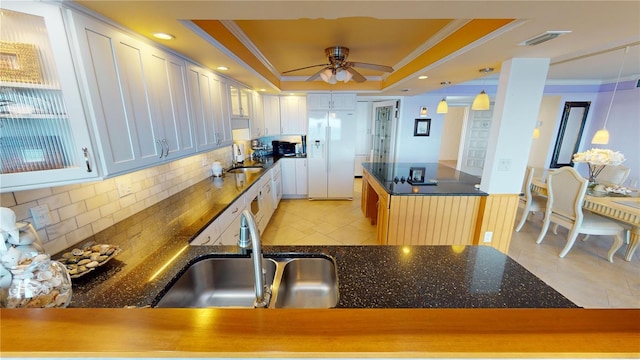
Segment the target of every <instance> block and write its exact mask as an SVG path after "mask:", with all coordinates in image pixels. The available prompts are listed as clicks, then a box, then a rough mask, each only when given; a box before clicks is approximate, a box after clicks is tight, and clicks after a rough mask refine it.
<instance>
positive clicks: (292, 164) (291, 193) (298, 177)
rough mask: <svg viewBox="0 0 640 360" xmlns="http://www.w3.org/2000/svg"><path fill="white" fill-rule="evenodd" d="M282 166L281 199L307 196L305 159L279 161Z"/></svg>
mask: <svg viewBox="0 0 640 360" xmlns="http://www.w3.org/2000/svg"><path fill="white" fill-rule="evenodd" d="M279 162H280V163H281V166H282V198H283V199H290V198H304V197H306V196H307V159H306V158H291V159H280V160H279Z"/></svg>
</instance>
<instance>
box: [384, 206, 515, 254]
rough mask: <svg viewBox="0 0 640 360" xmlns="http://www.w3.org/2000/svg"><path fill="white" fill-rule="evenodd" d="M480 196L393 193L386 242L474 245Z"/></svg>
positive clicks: (393, 243)
mask: <svg viewBox="0 0 640 360" xmlns="http://www.w3.org/2000/svg"><path fill="white" fill-rule="evenodd" d="M481 199H482V197H479V196H392V197H391V203H390V206H389V225H388V226H389V230H388V234H387V238H388V241H387V243H388V244H389V245H471V244H473V243H474V235H475V224H476V222H477V219H478V213H479V209H480V200H481ZM511 225H513V222H512V224H511Z"/></svg>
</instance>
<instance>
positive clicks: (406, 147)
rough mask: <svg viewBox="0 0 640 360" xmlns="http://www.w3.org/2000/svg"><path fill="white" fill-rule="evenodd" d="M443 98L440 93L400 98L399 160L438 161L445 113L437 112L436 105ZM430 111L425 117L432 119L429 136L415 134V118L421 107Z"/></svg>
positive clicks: (397, 140)
mask: <svg viewBox="0 0 640 360" xmlns="http://www.w3.org/2000/svg"><path fill="white" fill-rule="evenodd" d="M440 100H442V96H440V95H428V94H427V95H418V96H407V97H404V98H402V99H401V100H400V115H399V121H398V129H397V136H396V161H397V162H422V163H436V162H438V158H439V156H440V143H441V139H442V127H443V122H444V116H443V114H436V107H437V106H438V103H439V102H440ZM422 106H426V107H427V108H428V109H429V111H428V114H427V116H426V117H424V118H425V119H431V131H430V135H429V136H413V129H414V125H415V119H419V118H420V116H419V111H420V107H422Z"/></svg>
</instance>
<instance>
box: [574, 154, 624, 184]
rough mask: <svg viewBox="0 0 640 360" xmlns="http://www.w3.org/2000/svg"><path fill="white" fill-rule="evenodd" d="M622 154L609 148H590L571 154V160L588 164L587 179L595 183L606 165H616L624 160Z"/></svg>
mask: <svg viewBox="0 0 640 360" xmlns="http://www.w3.org/2000/svg"><path fill="white" fill-rule="evenodd" d="M624 160H625V159H624V155H623V154H622V153H621V152H619V151H613V150H609V149H591V150H587V151H584V152H581V153H576V154H574V155H573V162H574V163H579V162H584V163H587V165H588V166H589V181H590V182H593V183H595V182H596V178H597V177H598V175H600V172H602V169H604V167H605V166H607V165H613V166H617V165H620V164H622V163H623V162H624Z"/></svg>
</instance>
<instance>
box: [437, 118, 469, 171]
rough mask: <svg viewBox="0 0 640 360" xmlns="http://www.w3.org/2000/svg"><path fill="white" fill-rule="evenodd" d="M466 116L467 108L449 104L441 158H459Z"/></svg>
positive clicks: (443, 132)
mask: <svg viewBox="0 0 640 360" xmlns="http://www.w3.org/2000/svg"><path fill="white" fill-rule="evenodd" d="M464 116H465V108H464V107H458V106H449V113H447V114H445V115H444V121H443V125H442V140H441V143H440V158H439V159H440V160H458V151H459V148H460V138H461V136H460V134H462V124H463V123H464Z"/></svg>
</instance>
